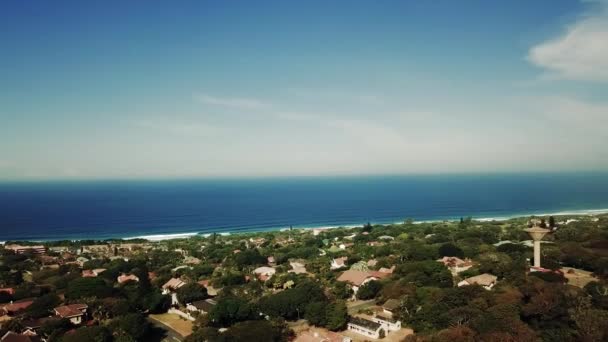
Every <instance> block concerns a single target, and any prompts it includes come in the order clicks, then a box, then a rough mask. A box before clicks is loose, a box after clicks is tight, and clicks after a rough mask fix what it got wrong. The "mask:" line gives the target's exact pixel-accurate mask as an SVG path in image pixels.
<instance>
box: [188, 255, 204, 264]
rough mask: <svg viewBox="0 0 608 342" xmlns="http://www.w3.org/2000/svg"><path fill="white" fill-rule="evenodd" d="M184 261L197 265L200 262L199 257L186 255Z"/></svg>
mask: <svg viewBox="0 0 608 342" xmlns="http://www.w3.org/2000/svg"><path fill="white" fill-rule="evenodd" d="M184 263H185V264H188V265H198V264H200V263H201V259H199V258H195V257H193V256H187V257H186V258H184Z"/></svg>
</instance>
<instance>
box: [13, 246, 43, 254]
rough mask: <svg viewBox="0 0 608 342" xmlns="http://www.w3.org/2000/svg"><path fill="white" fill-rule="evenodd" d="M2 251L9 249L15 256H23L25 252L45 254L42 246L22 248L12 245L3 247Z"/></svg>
mask: <svg viewBox="0 0 608 342" xmlns="http://www.w3.org/2000/svg"><path fill="white" fill-rule="evenodd" d="M4 249H10V250H11V251H13V252H15V254H23V253H26V252H29V253H33V254H44V253H46V247H44V246H42V245H36V246H22V245H17V244H12V245H5V246H4Z"/></svg>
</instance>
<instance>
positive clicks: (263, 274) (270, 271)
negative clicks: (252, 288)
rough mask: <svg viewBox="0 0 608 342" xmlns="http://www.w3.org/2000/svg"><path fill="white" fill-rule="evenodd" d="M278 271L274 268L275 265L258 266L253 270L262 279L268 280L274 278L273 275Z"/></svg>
mask: <svg viewBox="0 0 608 342" xmlns="http://www.w3.org/2000/svg"><path fill="white" fill-rule="evenodd" d="M276 272H277V270H276V269H274V268H273V267H268V266H262V267H258V268H256V269H255V270H253V273H254V274H255V275H256V277H257V278H258V279H259V280H261V281H266V280H268V279H270V278H272V276H273V275H274V274H275V273H276Z"/></svg>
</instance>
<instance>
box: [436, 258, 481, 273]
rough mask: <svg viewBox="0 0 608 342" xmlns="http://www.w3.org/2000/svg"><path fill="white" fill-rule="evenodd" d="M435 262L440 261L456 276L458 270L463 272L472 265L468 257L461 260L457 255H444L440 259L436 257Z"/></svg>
mask: <svg viewBox="0 0 608 342" xmlns="http://www.w3.org/2000/svg"><path fill="white" fill-rule="evenodd" d="M437 262H440V263H442V264H444V265H445V267H447V268H448V269H449V270H450V272H451V273H452V275H453V276H456V275H457V274H458V273H460V272H464V271H466V270H468V269H469V268H471V267H473V262H472V261H471V260H470V259H466V260H462V259H460V258H458V257H448V256H444V257H443V258H441V259H438V260H437Z"/></svg>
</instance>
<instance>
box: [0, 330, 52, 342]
mask: <svg viewBox="0 0 608 342" xmlns="http://www.w3.org/2000/svg"><path fill="white" fill-rule="evenodd" d="M0 341H1V342H38V341H42V340H41V339H40V337H39V336H28V335H23V334H17V333H14V332H12V331H9V332H7V333H6V334H4V336H2V338H0Z"/></svg>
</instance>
